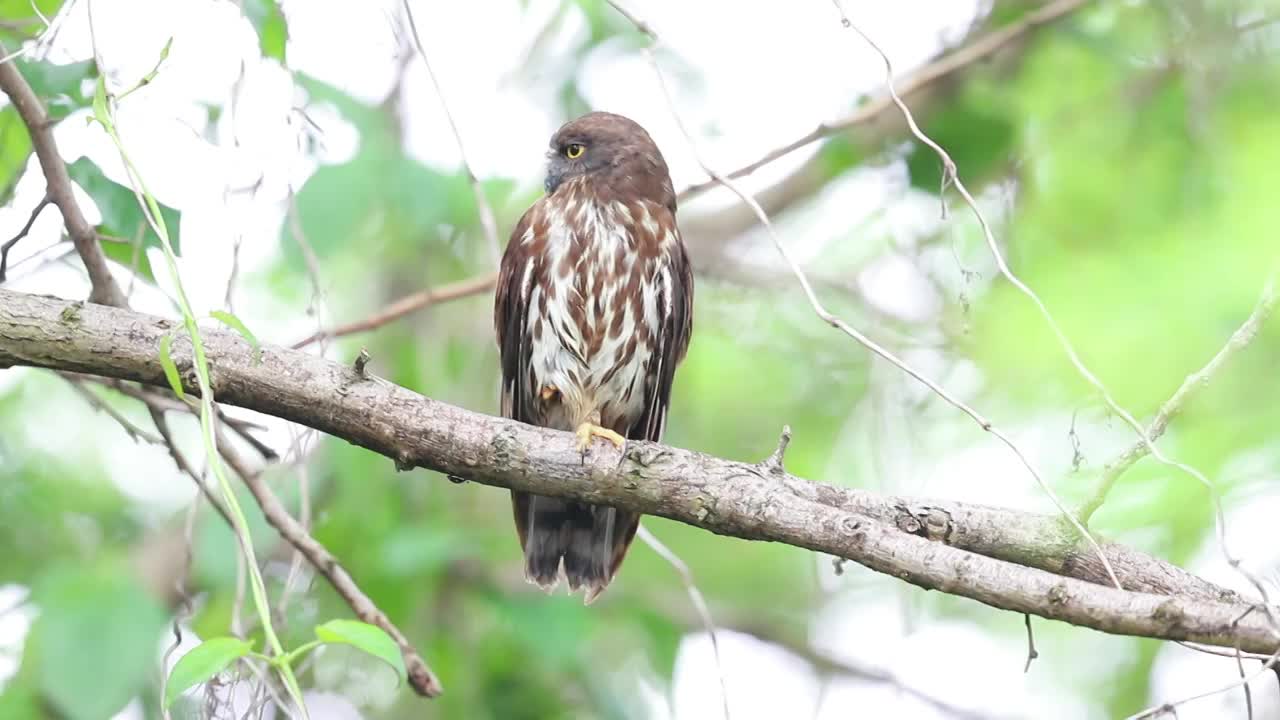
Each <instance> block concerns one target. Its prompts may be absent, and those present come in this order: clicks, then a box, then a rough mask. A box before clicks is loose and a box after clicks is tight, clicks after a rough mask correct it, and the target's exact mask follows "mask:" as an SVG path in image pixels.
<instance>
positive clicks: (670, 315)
mask: <svg viewBox="0 0 1280 720" xmlns="http://www.w3.org/2000/svg"><path fill="white" fill-rule="evenodd" d="M654 214H655V215H656V216H657V220H658V223H659V225H660V226H661V227H662V229H663V230H664V231H665V232H666V233H669V235H670V238H671V240H672V241H671V242H669V243H667V244H665V245H664V247H665V251H664V257H663V258H662V262H660V263H659V265H658V269H657V271H656V272H655V274H654V278H653V283H654V285H655V288H654V289H655V293H654V296H655V297H656V298H657V303H658V312H659V315H660V316H661V318H662V324H661V325H660V326H659V328H660V329H659V332H658V339H657V347H656V348H655V349H654V355H653V357H654V359H653V361H652V362H651V363H650V365H649V368H648V369H647V377H646V378H645V398H644V413H643V414H642V415H641V416H640V418H639V419H638V420H637V422H636V423H635V424H634V425H633V426H632V427H631V430H630V432H628V433H627V437H629V438H631V439H634V440H653V441H655V442H656V441H659V440H661V439H662V433H663V431H664V430H665V429H666V427H667V407H668V405H669V404H670V402H671V386H672V382H673V381H674V379H675V374H676V366H677V365H679V364H680V361H682V360H684V356H685V353H686V352H687V351H688V349H689V338H690V336H691V335H692V334H693V268H692V266H691V265H690V264H689V255H688V253H686V252H685V248H684V242H683V241H682V240H681V239H680V229H679V228H678V227H676V219H675V215H674V214H672V213H671V212H670V211H669V209H667V208H662V209H661V210H657V211H655V212H654Z"/></svg>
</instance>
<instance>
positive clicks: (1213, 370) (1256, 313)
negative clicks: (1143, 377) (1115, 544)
mask: <svg viewBox="0 0 1280 720" xmlns="http://www.w3.org/2000/svg"><path fill="white" fill-rule="evenodd" d="M1275 286H1276V276H1275V275H1272V277H1270V278H1268V279H1267V282H1266V285H1265V286H1264V287H1263V289H1262V295H1261V297H1259V298H1258V302H1257V304H1255V305H1254V307H1253V312H1251V313H1250V314H1249V317H1248V318H1247V319H1246V320H1245V321H1244V323H1243V324H1241V325H1240V327H1239V328H1237V329H1236V331H1235V332H1234V333H1232V334H1231V337H1230V338H1229V339H1228V340H1227V344H1226V345H1224V346H1223V347H1222V349H1221V350H1219V351H1218V353H1217V354H1216V355H1214V356H1213V359H1211V360H1209V362H1208V363H1206V364H1205V366H1204V367H1202V368H1200V369H1199V370H1197V371H1196V372H1193V373H1191V374H1190V375H1188V376H1187V377H1186V379H1185V380H1183V381H1182V385H1181V386H1179V387H1178V390H1177V391H1176V392H1175V393H1174V394H1173V396H1172V397H1170V398H1169V399H1168V400H1166V401H1165V403H1164V404H1163V405H1161V406H1160V411H1159V412H1157V413H1156V416H1155V417H1154V418H1152V419H1151V424H1150V425H1149V426H1147V431H1146V432H1145V433H1144V436H1145V441H1144V440H1139V441H1138V442H1135V443H1134V444H1133V445H1130V446H1129V448H1128V449H1126V450H1125V451H1124V452H1122V453H1120V455H1118V456H1117V457H1116V458H1115V459H1114V460H1112V461H1111V462H1109V463H1107V465H1106V466H1105V467H1104V468H1103V470H1102V476H1101V477H1100V478H1099V479H1098V484H1097V486H1096V487H1095V488H1094V490H1093V492H1092V493H1090V495H1089V498H1088V499H1087V500H1085V501H1084V502H1083V503H1081V505H1080V509H1079V510H1077V511H1076V512H1077V515H1078V517H1079V518H1080V521H1081V522H1084V523H1087V522H1089V519H1090V518H1091V517H1093V513H1094V512H1096V511H1097V510H1098V508H1100V507H1102V504H1103V503H1104V502H1105V501H1106V499H1107V494H1108V493H1110V492H1111V488H1112V487H1113V486H1114V485H1115V483H1116V480H1117V479H1118V478H1119V477H1120V476H1121V475H1123V474H1124V472H1125V471H1126V470H1128V469H1129V468H1130V467H1132V466H1133V464H1134V463H1136V462H1138V461H1139V460H1141V459H1142V458H1144V457H1146V456H1147V455H1149V454H1150V450H1149V449H1148V447H1149V445H1150V444H1151V443H1154V442H1155V441H1156V440H1158V439H1159V438H1160V436H1162V435H1164V432H1165V430H1166V429H1167V428H1168V427H1169V423H1170V422H1171V421H1172V420H1173V419H1174V418H1175V417H1177V415H1178V414H1179V413H1181V412H1182V408H1183V407H1185V406H1186V404H1187V402H1188V401H1190V400H1191V398H1193V397H1195V396H1196V394H1197V393H1199V392H1200V390H1202V389H1203V388H1205V387H1207V386H1208V385H1209V383H1210V382H1211V381H1212V380H1213V378H1214V377H1215V376H1217V374H1218V372H1219V371H1220V370H1221V369H1222V368H1223V366H1225V365H1226V364H1227V362H1228V361H1229V360H1231V358H1232V357H1234V356H1235V354H1236V353H1238V352H1239V351H1240V350H1243V349H1244V348H1245V347H1247V346H1248V345H1249V343H1251V342H1253V339H1254V338H1255V337H1257V336H1258V331H1259V330H1260V329H1261V328H1262V325H1263V324H1264V323H1265V322H1266V321H1267V319H1268V318H1269V317H1270V316H1271V313H1272V312H1274V311H1275V309H1276V305H1277V304H1278V303H1280V295H1278V294H1277V293H1276V287H1275Z"/></svg>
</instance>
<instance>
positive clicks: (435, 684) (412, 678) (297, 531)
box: [218, 440, 442, 697]
mask: <svg viewBox="0 0 1280 720" xmlns="http://www.w3.org/2000/svg"><path fill="white" fill-rule="evenodd" d="M218 446H219V448H221V450H220V452H221V454H222V457H223V459H225V460H226V461H227V464H228V465H229V466H231V469H232V470H234V471H235V473H236V474H237V475H239V476H240V478H241V480H242V481H243V482H244V484H245V487H247V488H249V492H250V493H251V494H252V495H253V497H254V499H256V500H257V501H258V507H260V508H261V509H262V515H263V517H265V518H266V520H267V522H268V523H270V524H271V526H272V527H274V528H275V529H276V531H277V532H279V533H280V537H282V538H284V539H285V540H286V541H287V542H288V543H289V544H290V545H292V546H293V547H295V548H297V550H298V551H299V552H301V553H302V554H303V555H305V556H306V558H307V560H308V561H309V562H310V563H311V565H312V566H313V567H314V568H315V569H316V572H318V573H320V574H321V575H323V576H324V578H325V579H326V580H328V581H329V584H330V585H331V586H332V587H333V589H334V591H335V592H337V593H338V595H339V596H341V597H342V599H343V600H345V601H346V603H347V605H349V606H350V607H351V611H352V612H354V613H355V615H356V617H358V618H360V619H361V620H362V621H364V622H367V623H369V624H370V625H376V626H378V627H380V628H382V629H383V630H384V631H386V633H387V634H388V635H390V636H391V639H392V640H394V641H395V643H396V645H398V646H399V648H400V654H401V655H403V656H404V664H405V667H406V669H407V670H408V672H409V685H410V686H411V687H412V688H413V689H414V691H416V692H417V693H418V694H419V695H423V696H425V697H437V696H439V695H440V693H441V692H442V689H441V687H440V681H439V680H437V679H436V676H435V674H434V673H433V672H431V668H429V667H427V663H426V662H425V661H424V660H423V659H422V656H421V655H419V654H418V651H417V650H415V649H414V648H413V646H412V645H411V644H409V640H408V639H407V638H405V636H404V633H402V632H401V631H400V629H399V628H398V627H396V626H395V625H394V624H393V623H392V622H391V620H390V619H389V618H388V617H387V615H386V613H384V612H382V610H380V609H378V606H377V605H375V604H374V602H373V600H371V599H369V596H368V595H365V594H364V591H363V590H361V589H360V586H359V585H357V584H356V581H355V580H353V579H352V577H351V575H350V574H348V573H347V571H346V570H345V569H344V568H343V567H342V565H340V564H338V559H337V558H335V557H334V556H333V554H332V553H330V552H329V551H328V550H327V549H326V548H325V547H324V545H321V544H320V542H319V541H318V540H316V539H315V538H314V537H312V536H311V535H310V534H309V533H308V532H307V531H306V529H305V528H303V527H302V525H301V524H300V523H299V522H298V521H297V520H295V519H294V518H293V516H292V515H290V514H289V511H288V510H286V509H285V507H284V504H283V503H281V502H280V499H279V498H278V497H276V495H275V493H273V492H272V491H271V489H270V488H269V487H267V484H266V483H265V482H263V480H262V477H261V475H260V474H259V473H257V472H254V471H253V469H252V468H250V467H249V465H248V463H247V462H245V460H244V458H242V457H240V455H239V454H238V453H237V452H236V451H235V450H234V449H233V448H232V447H231V444H230V443H229V442H225V440H224V441H223V442H219V443H218Z"/></svg>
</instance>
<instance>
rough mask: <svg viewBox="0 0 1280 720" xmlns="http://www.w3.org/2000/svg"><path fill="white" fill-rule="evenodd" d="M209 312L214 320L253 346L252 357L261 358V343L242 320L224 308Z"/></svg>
mask: <svg viewBox="0 0 1280 720" xmlns="http://www.w3.org/2000/svg"><path fill="white" fill-rule="evenodd" d="M209 314H210V315H212V316H213V318H214V319H215V320H218V321H220V322H221V323H222V324H223V325H226V326H227V327H229V328H231V329H232V330H235V331H236V332H238V333H240V337H242V338H244V339H245V342H247V343H249V344H250V345H252V346H253V353H254V357H256V358H257V359H258V360H261V359H262V344H261V343H259V342H258V338H257V337H256V336H255V335H254V334H253V333H252V332H251V331H250V330H249V328H248V326H246V325H245V324H244V321H242V320H241V319H240V318H238V317H236V316H235V315H232V314H231V313H229V312H227V311H225V310H214V311H213V312H211V313H209Z"/></svg>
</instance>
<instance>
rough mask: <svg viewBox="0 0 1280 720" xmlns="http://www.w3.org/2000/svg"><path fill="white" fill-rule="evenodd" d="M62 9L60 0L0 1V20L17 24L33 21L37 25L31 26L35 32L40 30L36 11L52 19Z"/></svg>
mask: <svg viewBox="0 0 1280 720" xmlns="http://www.w3.org/2000/svg"><path fill="white" fill-rule="evenodd" d="M60 7H62V0H34V2H33V0H0V18H4V19H6V20H10V21H14V22H18V21H23V20H33V21H35V22H36V23H37V24H35V25H33V27H34V28H35V29H36V30H39V29H40V24H39V23H40V20H39V16H37V15H36V10H37V9H38V10H39V11H40V13H41V14H43V15H44V16H45V17H46V18H49V19H51V20H52V19H53V16H54V15H57V14H58V8H60Z"/></svg>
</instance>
